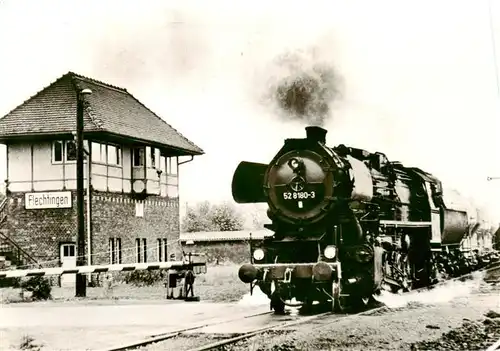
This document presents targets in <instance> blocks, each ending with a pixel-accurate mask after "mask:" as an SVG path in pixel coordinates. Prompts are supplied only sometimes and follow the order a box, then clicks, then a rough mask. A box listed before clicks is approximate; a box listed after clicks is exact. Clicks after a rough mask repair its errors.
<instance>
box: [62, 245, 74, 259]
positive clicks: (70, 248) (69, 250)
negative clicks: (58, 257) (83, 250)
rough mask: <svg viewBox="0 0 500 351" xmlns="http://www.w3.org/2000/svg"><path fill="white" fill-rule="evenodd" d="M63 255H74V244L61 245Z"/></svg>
mask: <svg viewBox="0 0 500 351" xmlns="http://www.w3.org/2000/svg"><path fill="white" fill-rule="evenodd" d="M63 256H64V257H74V256H75V245H64V246H63Z"/></svg>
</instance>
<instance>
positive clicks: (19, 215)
mask: <svg viewBox="0 0 500 351" xmlns="http://www.w3.org/2000/svg"><path fill="white" fill-rule="evenodd" d="M8 197H9V200H8V205H7V206H8V208H7V221H6V222H5V223H4V228H6V229H8V230H9V236H10V238H11V239H13V240H14V241H15V242H16V243H17V244H18V245H19V246H21V247H22V248H23V249H24V250H25V251H27V252H28V253H29V254H30V255H31V256H33V257H34V258H35V259H36V260H37V261H39V262H47V261H52V262H51V264H44V266H47V267H49V266H59V258H60V257H59V247H60V244H61V243H65V242H68V243H69V242H76V239H77V238H76V235H77V217H76V215H77V214H76V192H73V208H71V209H43V210H26V209H25V208H24V193H10V194H9V195H8ZM91 213H92V254H93V258H92V264H108V263H109V238H111V237H114V238H121V241H122V262H123V263H130V262H136V255H135V252H136V250H135V239H136V238H140V239H141V245H142V239H146V240H147V248H148V261H149V262H151V261H156V260H157V251H156V250H157V239H158V238H165V239H167V241H168V242H169V243H170V245H169V246H168V254H171V253H173V252H175V253H176V254H178V253H179V252H180V246H179V245H178V243H176V240H178V238H179V202H178V200H177V199H165V198H159V197H149V198H147V199H146V200H145V201H144V216H143V217H136V201H135V200H133V199H131V198H130V196H128V195H124V194H112V193H97V192H95V193H94V194H93V196H92V209H91ZM85 217H86V210H85ZM85 223H86V222H85ZM85 238H87V234H86V233H85ZM127 249H128V250H127ZM141 250H142V246H141ZM85 252H86V255H87V248H86V250H85Z"/></svg>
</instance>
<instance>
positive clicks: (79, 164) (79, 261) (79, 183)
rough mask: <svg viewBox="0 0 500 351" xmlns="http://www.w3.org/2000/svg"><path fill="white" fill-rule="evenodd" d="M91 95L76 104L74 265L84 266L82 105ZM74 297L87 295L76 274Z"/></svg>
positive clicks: (82, 277) (79, 96) (81, 93)
mask: <svg viewBox="0 0 500 351" xmlns="http://www.w3.org/2000/svg"><path fill="white" fill-rule="evenodd" d="M90 94H92V90H90V89H83V90H81V91H79V92H78V94H77V99H76V100H77V103H76V150H77V154H76V207H77V222H78V225H77V226H78V237H77V256H76V265H77V266H84V265H85V212H84V211H85V208H84V201H83V197H84V189H83V173H84V170H83V158H84V151H83V127H84V126H83V103H84V99H85V96H86V95H90ZM75 288H76V294H75V296H76V297H85V296H86V295H87V281H86V277H85V275H83V274H81V273H77V274H76V284H75Z"/></svg>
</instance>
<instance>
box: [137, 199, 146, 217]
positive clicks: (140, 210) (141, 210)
mask: <svg viewBox="0 0 500 351" xmlns="http://www.w3.org/2000/svg"><path fill="white" fill-rule="evenodd" d="M135 216H136V217H144V202H136V203H135Z"/></svg>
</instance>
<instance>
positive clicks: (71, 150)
mask: <svg viewBox="0 0 500 351" xmlns="http://www.w3.org/2000/svg"><path fill="white" fill-rule="evenodd" d="M66 161H76V143H75V141H74V140H68V141H67V142H66Z"/></svg>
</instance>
